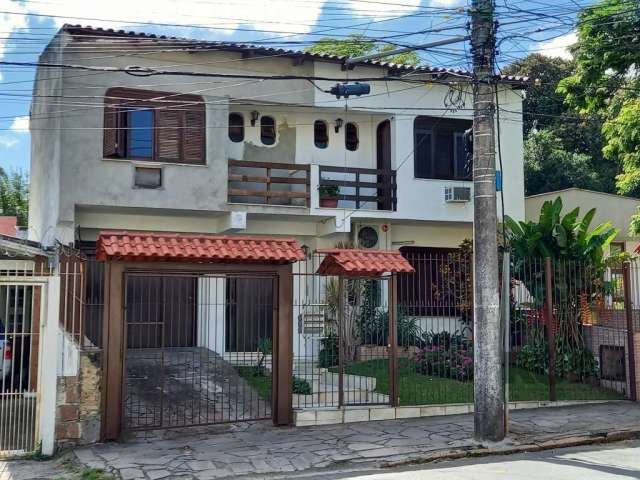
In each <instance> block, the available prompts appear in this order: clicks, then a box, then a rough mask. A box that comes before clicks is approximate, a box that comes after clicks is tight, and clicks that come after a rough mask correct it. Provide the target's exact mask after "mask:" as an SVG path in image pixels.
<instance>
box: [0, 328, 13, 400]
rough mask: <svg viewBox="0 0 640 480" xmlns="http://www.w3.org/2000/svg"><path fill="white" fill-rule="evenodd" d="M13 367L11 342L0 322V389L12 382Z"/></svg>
mask: <svg viewBox="0 0 640 480" xmlns="http://www.w3.org/2000/svg"><path fill="white" fill-rule="evenodd" d="M12 367H13V351H12V350H11V341H10V340H9V338H8V337H7V335H6V334H5V331H4V324H3V323H2V320H0V388H2V387H6V386H8V385H7V382H10V381H11V378H10V377H11V368H12Z"/></svg>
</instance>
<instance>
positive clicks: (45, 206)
mask: <svg viewBox="0 0 640 480" xmlns="http://www.w3.org/2000/svg"><path fill="white" fill-rule="evenodd" d="M61 42H62V39H60V38H56V39H55V40H54V42H53V43H52V44H51V45H49V47H48V48H47V49H46V50H45V51H44V52H43V53H42V55H40V58H39V61H40V62H50V63H60V61H61V57H62V55H61V53H60V52H61ZM66 75H67V73H66V72H65V71H63V69H60V68H49V69H38V71H37V72H36V78H35V82H34V87H33V95H34V96H33V101H32V104H31V120H30V130H31V168H30V172H29V179H30V188H29V228H28V233H27V236H28V239H29V240H34V241H38V242H43V243H44V244H47V245H48V244H51V243H52V242H53V241H54V240H55V239H56V238H57V237H58V234H57V232H56V227H57V224H58V215H57V213H58V207H59V202H60V153H61V152H60V151H61V131H60V130H59V127H60V126H61V116H60V115H56V114H55V112H57V111H59V110H60V108H61V107H59V106H56V105H55V101H54V100H52V99H55V98H56V97H58V96H60V95H61V94H62V84H63V78H64V77H65V76H66Z"/></svg>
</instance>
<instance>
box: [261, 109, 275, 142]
mask: <svg viewBox="0 0 640 480" xmlns="http://www.w3.org/2000/svg"><path fill="white" fill-rule="evenodd" d="M260 140H261V141H262V143H263V144H264V145H273V144H274V143H276V121H275V120H274V119H273V117H269V116H266V117H261V118H260Z"/></svg>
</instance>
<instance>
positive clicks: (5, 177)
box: [0, 168, 29, 226]
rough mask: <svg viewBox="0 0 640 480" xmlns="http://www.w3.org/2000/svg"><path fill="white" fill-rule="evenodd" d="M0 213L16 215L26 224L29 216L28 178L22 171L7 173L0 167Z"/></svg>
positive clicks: (20, 221)
mask: <svg viewBox="0 0 640 480" xmlns="http://www.w3.org/2000/svg"><path fill="white" fill-rule="evenodd" d="M0 215H11V216H16V217H18V225H23V226H24V225H27V220H28V217H29V179H28V177H27V175H26V174H24V173H22V172H15V171H14V172H11V173H7V172H5V171H4V170H2V169H1V168H0Z"/></svg>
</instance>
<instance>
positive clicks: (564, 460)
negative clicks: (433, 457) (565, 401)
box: [307, 441, 640, 480]
mask: <svg viewBox="0 0 640 480" xmlns="http://www.w3.org/2000/svg"><path fill="white" fill-rule="evenodd" d="M331 477H332V478H333V479H348V480H445V479H446V480H502V479H505V480H507V479H509V480H511V479H514V478H515V479H518V480H604V479H608V480H613V479H615V480H626V479H640V441H633V442H622V443H618V444H609V445H595V446H590V447H579V448H569V449H562V450H548V451H545V452H536V453H527V454H518V455H509V456H498V457H487V458H475V459H465V460H458V461H451V462H442V463H436V464H430V465H419V466H411V467H402V468H395V469H392V470H386V471H384V472H382V473H381V472H380V470H377V471H375V472H357V473H355V472H340V473H338V472H336V474H335V475H331ZM307 478H313V479H315V478H318V479H319V478H326V476H325V477H321V476H318V477H315V476H310V477H307Z"/></svg>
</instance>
